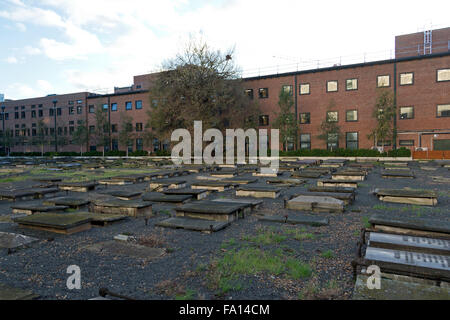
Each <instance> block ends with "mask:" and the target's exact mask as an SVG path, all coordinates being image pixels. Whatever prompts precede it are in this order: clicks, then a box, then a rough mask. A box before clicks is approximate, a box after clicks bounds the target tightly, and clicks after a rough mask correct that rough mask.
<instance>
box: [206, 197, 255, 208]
mask: <svg viewBox="0 0 450 320" xmlns="http://www.w3.org/2000/svg"><path fill="white" fill-rule="evenodd" d="M212 201H219V202H232V203H245V204H247V203H249V204H250V205H251V206H252V210H254V209H258V208H259V206H260V205H261V204H262V203H263V200H257V199H230V198H219V199H214V200H212Z"/></svg>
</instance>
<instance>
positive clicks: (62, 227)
mask: <svg viewBox="0 0 450 320" xmlns="http://www.w3.org/2000/svg"><path fill="white" fill-rule="evenodd" d="M14 222H15V223H17V224H19V226H20V227H25V228H31V229H37V230H42V231H49V232H55V233H61V234H73V233H77V232H81V231H85V230H89V229H90V228H91V218H89V217H80V216H79V215H77V214H76V213H75V214H72V213H39V214H34V215H31V216H25V217H18V218H15V219H14Z"/></svg>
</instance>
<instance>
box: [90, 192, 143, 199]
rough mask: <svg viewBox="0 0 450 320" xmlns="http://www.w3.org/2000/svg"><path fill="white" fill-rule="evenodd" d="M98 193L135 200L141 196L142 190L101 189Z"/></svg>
mask: <svg viewBox="0 0 450 320" xmlns="http://www.w3.org/2000/svg"><path fill="white" fill-rule="evenodd" d="M99 194H104V195H108V196H113V197H115V198H118V199H120V200H135V199H138V198H139V197H140V196H141V194H142V192H139V191H127V190H109V191H101V192H99Z"/></svg>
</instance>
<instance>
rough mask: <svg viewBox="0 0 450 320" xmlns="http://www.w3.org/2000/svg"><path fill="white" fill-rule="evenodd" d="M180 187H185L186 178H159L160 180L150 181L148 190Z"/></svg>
mask: <svg viewBox="0 0 450 320" xmlns="http://www.w3.org/2000/svg"><path fill="white" fill-rule="evenodd" d="M181 188H186V180H179V179H161V180H152V181H151V182H150V190H154V191H160V190H166V189H181Z"/></svg>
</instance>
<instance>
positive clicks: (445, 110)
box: [437, 104, 450, 117]
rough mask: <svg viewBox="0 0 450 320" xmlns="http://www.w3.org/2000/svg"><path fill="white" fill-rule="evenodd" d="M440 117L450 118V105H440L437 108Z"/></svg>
mask: <svg viewBox="0 0 450 320" xmlns="http://www.w3.org/2000/svg"><path fill="white" fill-rule="evenodd" d="M437 116H438V117H450V104H440V105H438V106H437Z"/></svg>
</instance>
